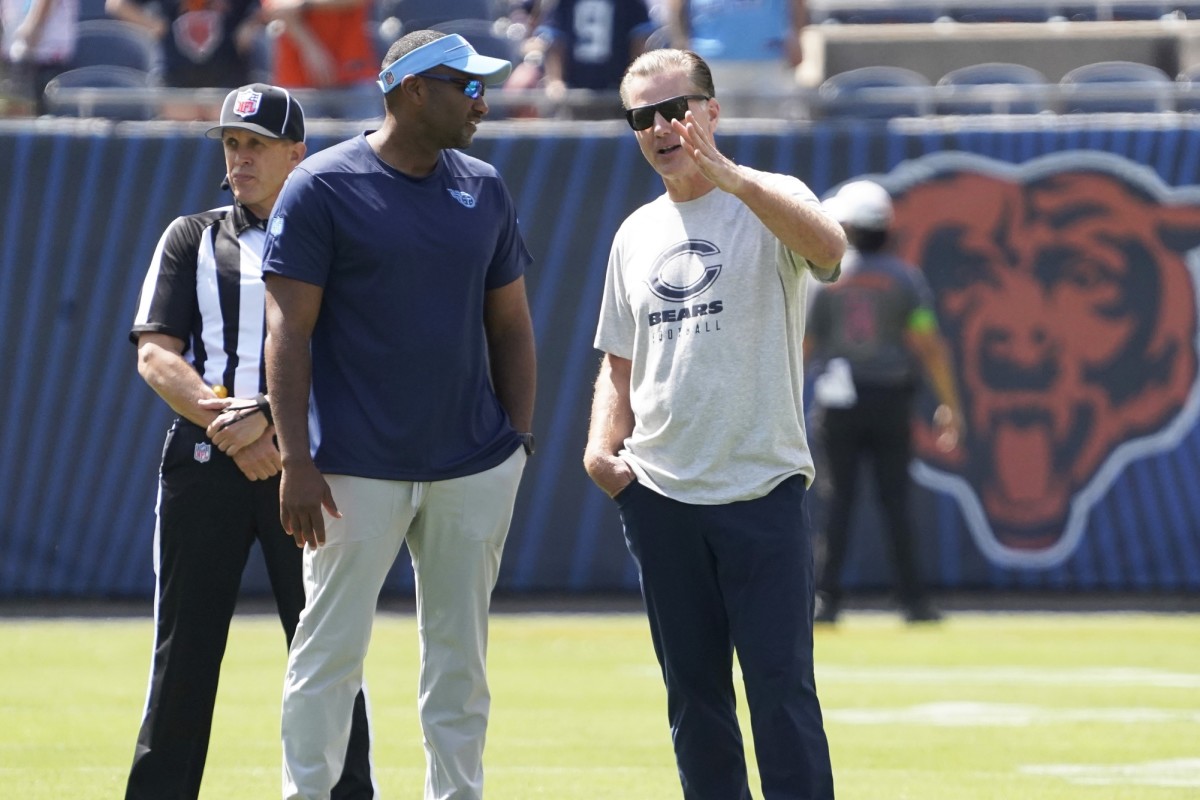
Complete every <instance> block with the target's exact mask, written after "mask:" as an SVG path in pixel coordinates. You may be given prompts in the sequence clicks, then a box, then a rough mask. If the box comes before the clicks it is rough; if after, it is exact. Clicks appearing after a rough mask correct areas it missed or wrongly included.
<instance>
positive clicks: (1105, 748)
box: [0, 613, 1200, 800]
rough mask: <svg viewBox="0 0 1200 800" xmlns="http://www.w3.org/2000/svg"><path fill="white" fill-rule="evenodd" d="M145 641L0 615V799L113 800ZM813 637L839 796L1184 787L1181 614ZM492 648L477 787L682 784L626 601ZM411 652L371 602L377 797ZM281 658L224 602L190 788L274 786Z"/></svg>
mask: <svg viewBox="0 0 1200 800" xmlns="http://www.w3.org/2000/svg"><path fill="white" fill-rule="evenodd" d="M151 635H152V630H151V625H150V621H149V620H148V619H143V618H134V619H129V618H126V619H104V618H87V619H3V620H0V637H3V641H4V642H5V647H4V655H3V656H2V657H0V798H21V800H61V798H67V797H69V798H73V800H90V798H115V797H120V796H121V794H122V792H123V786H124V777H125V771H126V769H127V767H128V764H129V760H130V758H131V756H132V752H133V744H134V738H135V736H136V733H137V725H138V721H139V718H140V714H141V709H142V704H143V700H144V693H145V682H146V677H147V671H148V662H149V656H150V647H151ZM816 647H817V680H818V686H819V690H820V693H821V698H822V703H823V706H824V709H825V714H826V730H827V731H828V734H829V739H830V747H831V750H832V753H833V761H834V772H835V779H836V782H837V787H838V797H839V798H840V799H841V800H908V799H909V798H912V800H917V799H918V798H919V799H920V800H1012V798H1022V800H1134V799H1135V798H1136V800H1184V798H1188V799H1189V800H1194V798H1196V797H1197V796H1200V617H1197V616H1194V615H1191V616H1189V615H1152V614H1107V613H1106V614H1011V615H1005V614H966V613H963V614H958V615H954V616H951V617H950V618H949V619H948V620H947V621H946V622H945V623H943V624H941V625H936V626H916V627H910V626H905V625H904V624H903V623H901V622H900V621H899V620H898V619H896V618H895V617H893V616H889V615H884V614H871V613H862V614H853V613H852V614H849V615H847V616H846V617H844V620H843V622H842V623H841V624H839V625H838V626H837V627H836V628H833V629H821V630H818V633H817V643H816ZM490 661H491V668H490V672H491V683H492V695H493V705H492V722H491V727H490V732H489V741H488V748H487V758H486V767H487V780H488V789H487V791H488V797H490V798H493V800H526V799H527V798H553V799H554V800H607V799H611V800H666V799H669V798H678V797H679V796H680V791H679V788H678V781H677V778H676V776H675V772H674V767H673V763H672V756H671V749H670V741H669V735H668V731H667V725H666V722H665V712H664V699H663V690H662V686H661V682H660V678H659V675H658V670H657V666H656V665H655V663H654V656H653V652H652V650H651V648H650V643H649V636H648V634H647V631H646V624H645V620H644V619H643V618H642V617H641V615H639V614H554V615H549V614H498V615H496V616H494V618H493V625H492V638H491V656H490ZM416 663H417V644H416V630H415V624H414V621H413V618H412V617H411V615H407V614H397V613H384V614H381V615H380V616H379V619H378V622H377V625H376V629H375V635H374V640H373V642H372V648H371V654H370V657H369V659H368V664H367V680H368V685H369V691H370V696H371V701H372V705H373V715H374V723H375V760H376V765H377V769H378V777H379V782H380V786H381V789H382V791H383V794H384V796H385V797H388V798H402V799H407V798H413V799H415V798H420V796H421V787H422V783H423V774H424V756H423V753H422V749H421V744H420V733H419V728H418V724H417V719H416V710H415V692H416V684H417V678H416ZM283 664H284V653H283V634H282V632H281V630H280V628H279V624H278V622H277V621H276V620H274V619H273V618H271V617H267V616H258V615H239V616H238V617H237V618H236V620H235V623H234V627H233V631H232V634H231V637H230V643H229V649H228V652H227V654H226V659H225V669H224V673H223V679H222V683H221V691H220V696H219V699H218V706H217V715H216V719H215V722H214V729H213V739H212V745H211V747H210V750H209V759H208V768H207V770H206V772H205V779H204V789H203V792H202V797H204V798H208V799H209V800H218V799H219V800H241V798H271V797H277V796H278V795H279V782H280V778H279V744H278V715H279V695H280V680H281V676H282V671H283ZM742 707H743V723H742V724H743V731H744V732H746V734H747V737H748V734H749V725H748V720H747V719H746V718H745V715H744V703H742ZM748 744H749V742H748ZM751 771H752V776H751V778H752V788H753V789H754V794H755V796H756V797H759V796H761V795H760V793H759V791H758V786H757V782H756V781H757V776H756V775H755V774H753V768H752V770H751Z"/></svg>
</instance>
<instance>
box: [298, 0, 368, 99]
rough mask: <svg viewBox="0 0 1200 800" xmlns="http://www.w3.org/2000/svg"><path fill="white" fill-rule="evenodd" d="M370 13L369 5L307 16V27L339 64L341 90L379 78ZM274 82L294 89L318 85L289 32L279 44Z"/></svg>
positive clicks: (338, 83) (308, 11)
mask: <svg viewBox="0 0 1200 800" xmlns="http://www.w3.org/2000/svg"><path fill="white" fill-rule="evenodd" d="M368 13H369V7H368V4H367V3H362V4H360V5H356V6H351V7H346V8H333V9H310V10H307V11H305V12H304V24H305V25H307V26H308V28H309V30H311V31H312V32H313V35H315V36H316V37H317V38H318V39H320V40H321V43H322V44H324V45H325V48H326V49H327V50H328V51H329V52H330V53H332V54H333V57H334V59H335V60H336V61H337V80H336V85H338V86H346V85H349V84H355V83H361V82H363V81H367V80H374V79H375V78H376V77H377V76H378V75H379V57H378V55H377V54H376V51H375V45H374V43H373V42H372V41H371V38H370V36H369V34H368V33H367V19H368V17H367V15H368ZM274 81H275V83H277V84H279V85H280V86H286V87H290V88H293V89H297V88H309V87H313V86H314V85H315V84H314V83H313V80H312V78H311V76H310V75H309V74H308V71H307V70H306V69H305V68H304V61H303V60H302V59H301V58H300V49H299V48H298V47H297V46H296V43H295V42H294V41H293V40H292V38H291V37H290V36H288V35H287V32H286V30H285V31H284V34H283V35H282V36H280V37H279V38H278V39H277V40H276V41H275V76H274Z"/></svg>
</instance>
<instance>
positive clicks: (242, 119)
mask: <svg viewBox="0 0 1200 800" xmlns="http://www.w3.org/2000/svg"><path fill="white" fill-rule="evenodd" d="M225 128H241V129H242V130H247V131H253V132H254V133H258V134H262V135H263V136H267V137H270V138H271V139H291V140H292V141H293V142H303V141H304V110H303V109H302V108H300V103H299V102H298V101H297V100H296V98H294V97H292V94H291V92H289V91H288V90H287V89H281V88H279V87H278V86H270V85H268V84H265V83H252V84H250V85H249V86H243V87H242V88H240V89H234V90H233V91H232V92H230V93H229V94H228V95H226V97H225V103H224V105H222V106H221V122H220V124H219V125H214V126H213V127H211V128H209V129H208V132H207V133H206V134H205V135H206V136H208V138H210V139H220V138H221V131H223V130H224V129H225Z"/></svg>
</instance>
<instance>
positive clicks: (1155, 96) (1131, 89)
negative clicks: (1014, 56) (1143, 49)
mask: <svg viewBox="0 0 1200 800" xmlns="http://www.w3.org/2000/svg"><path fill="white" fill-rule="evenodd" d="M1059 85H1060V87H1061V90H1062V98H1063V108H1062V110H1063V112H1064V113H1068V114H1079V113H1093V112H1117V111H1126V112H1154V111H1170V110H1172V109H1173V108H1174V100H1173V94H1174V82H1173V81H1172V80H1171V78H1170V76H1168V75H1167V74H1166V73H1165V72H1163V71H1162V70H1161V69H1159V68H1158V67H1155V66H1152V65H1150V64H1142V63H1139V62H1136V61H1100V62H1097V63H1095V64H1085V65H1083V66H1082V67H1076V68H1075V69H1073V70H1071V71H1070V72H1068V73H1067V74H1066V75H1064V76H1063V77H1062V80H1061V81H1059Z"/></svg>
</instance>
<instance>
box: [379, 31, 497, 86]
mask: <svg viewBox="0 0 1200 800" xmlns="http://www.w3.org/2000/svg"><path fill="white" fill-rule="evenodd" d="M441 65H445V66H447V67H450V68H451V69H456V70H459V71H460V72H465V73H467V74H468V75H474V76H476V77H478V78H482V79H483V82H484V83H486V84H488V85H489V86H495V85H496V84H499V83H504V80H505V79H506V78H507V77H508V73H510V72H512V64H511V63H510V62H508V61H505V60H504V59H503V58H492V57H491V56H481V55H479V53H476V52H475V48H474V47H471V43H470V42H468V41H467V40H466V39H464V38H463V37H461V36H459V35H458V34H457V33H452V34H450V35H449V36H443V37H442V38H440V39H435V40H434V41H432V42H430V43H429V44H423V45H421V46H420V47H418V48H417V49H416V50H413V51H411V52H409V53H405V54H404V55H403V56H401V57H400V58H398V59H396V60H395V61H393V62H392V64H391V66H389V67H388V68H387V69H385V70H384V71H383V72H381V73H379V81H378V83H379V88H380V89H382V90H383V93H384V94H387V93H388V92H390V91H391V90H392V89H395V88H396V87H397V86H399V85H400V81H402V80H404V79H405V78H406V77H407V76H409V75H420V74H421V73H422V72H425V71H427V70H431V69H433V68H434V67H437V66H441Z"/></svg>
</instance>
